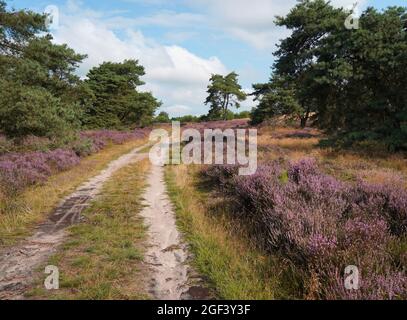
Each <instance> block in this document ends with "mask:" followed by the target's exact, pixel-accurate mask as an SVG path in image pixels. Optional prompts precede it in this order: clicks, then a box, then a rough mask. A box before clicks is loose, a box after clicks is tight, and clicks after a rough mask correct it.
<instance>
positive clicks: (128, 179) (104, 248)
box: [28, 160, 149, 300]
mask: <svg viewBox="0 0 407 320" xmlns="http://www.w3.org/2000/svg"><path fill="white" fill-rule="evenodd" d="M148 167H149V164H148V162H147V160H144V161H142V162H139V163H136V164H132V165H130V166H128V167H125V168H123V169H121V170H119V171H118V172H117V173H116V174H115V175H114V176H113V177H112V179H111V180H110V181H109V182H107V183H106V185H105V187H104V189H103V191H102V194H101V196H100V197H99V198H98V199H97V200H96V201H94V203H93V204H92V206H91V207H90V208H89V209H87V210H86V211H85V213H84V217H85V221H84V222H83V223H81V224H78V225H75V226H73V227H71V228H70V229H69V233H70V236H69V239H68V240H67V241H66V243H65V244H64V245H63V246H62V248H61V250H60V251H59V252H58V253H57V254H55V255H54V256H52V257H51V258H50V259H49V261H48V262H47V265H48V264H50V265H55V266H57V267H58V268H59V272H60V290H56V291H47V290H45V289H44V288H43V281H44V276H43V275H41V276H39V280H38V281H37V284H36V285H35V287H34V288H33V289H32V290H31V292H30V293H29V294H28V297H30V298H32V299H64V300H66V299H68V300H72V299H74V300H77V299H79V300H80V299H86V300H109V299H123V300H127V299H145V298H147V296H146V294H145V290H144V286H143V284H142V283H143V279H142V271H143V270H142V269H143V268H142V265H141V261H142V260H143V252H144V240H145V227H144V225H143V221H142V219H141V218H140V217H139V216H138V212H140V210H141V209H142V204H141V195H142V192H143V188H144V186H145V174H146V172H147V169H148ZM43 270H44V268H42V269H40V270H39V272H40V271H43Z"/></svg>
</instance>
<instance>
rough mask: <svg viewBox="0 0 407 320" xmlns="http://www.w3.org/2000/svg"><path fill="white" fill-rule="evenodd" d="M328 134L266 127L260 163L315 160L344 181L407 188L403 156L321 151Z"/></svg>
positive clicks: (260, 140)
mask: <svg viewBox="0 0 407 320" xmlns="http://www.w3.org/2000/svg"><path fill="white" fill-rule="evenodd" d="M323 138H324V135H323V134H322V133H320V132H318V130H315V129H305V130H300V129H296V128H288V127H282V128H276V127H274V128H273V127H264V128H262V129H261V130H259V137H258V143H259V161H260V162H267V161H270V160H283V161H286V162H288V161H297V160H300V159H303V158H306V157H312V158H315V159H316V160H317V161H318V162H319V163H320V166H321V167H322V168H323V169H324V170H325V171H326V172H327V173H329V174H331V175H334V176H336V177H337V178H340V179H343V180H354V181H356V180H357V179H362V180H365V181H367V182H372V183H388V182H391V181H394V180H395V179H396V180H400V181H401V184H403V185H404V186H406V187H407V159H406V157H405V155H403V154H386V153H385V152H383V151H382V152H377V153H374V152H373V153H372V152H371V153H370V154H367V153H366V152H363V151H362V150H340V151H338V150H333V149H330V148H327V149H321V148H319V147H318V144H319V142H320V140H321V139H323Z"/></svg>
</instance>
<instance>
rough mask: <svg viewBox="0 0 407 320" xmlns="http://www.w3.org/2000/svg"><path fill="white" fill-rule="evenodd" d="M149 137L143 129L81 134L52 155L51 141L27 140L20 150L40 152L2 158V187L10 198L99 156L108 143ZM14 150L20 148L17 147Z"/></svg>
mask: <svg viewBox="0 0 407 320" xmlns="http://www.w3.org/2000/svg"><path fill="white" fill-rule="evenodd" d="M147 133H148V131H147V130H142V129H138V130H135V131H133V132H118V131H108V130H102V131H93V132H82V133H80V134H79V138H78V139H77V140H76V141H75V142H73V143H71V144H70V145H66V146H65V148H58V149H55V150H51V151H50V150H49V148H51V147H52V144H53V142H52V141H51V140H49V139H46V138H37V137H34V136H29V137H26V138H25V139H24V140H22V141H21V142H20V143H19V145H18V148H22V149H23V150H27V149H28V150H29V149H32V148H38V149H39V150H41V151H33V152H13V153H10V152H9V153H6V154H4V155H2V156H0V187H1V189H2V190H3V192H5V193H7V194H9V195H12V194H16V193H18V192H20V191H22V190H23V189H24V188H26V187H28V186H31V185H35V184H40V183H43V182H45V181H46V180H47V178H48V177H49V176H50V175H51V174H52V173H55V172H60V171H64V170H68V169H70V168H72V167H74V166H76V165H78V164H79V162H80V157H84V156H88V155H90V154H92V153H95V152H98V151H100V150H101V149H103V148H104V147H105V146H106V145H107V144H109V143H113V144H122V143H124V142H126V141H128V140H130V139H134V138H143V137H146V136H147ZM4 141H9V140H5V139H4ZM0 143H3V142H2V141H0ZM4 144H5V143H3V145H4ZM12 147H13V149H16V148H17V147H16V146H15V145H13V146H12Z"/></svg>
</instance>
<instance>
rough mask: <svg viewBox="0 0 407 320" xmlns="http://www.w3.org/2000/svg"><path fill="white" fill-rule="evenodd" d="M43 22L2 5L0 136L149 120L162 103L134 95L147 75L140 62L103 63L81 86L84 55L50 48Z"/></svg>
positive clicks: (40, 17)
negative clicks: (79, 73) (143, 77)
mask: <svg viewBox="0 0 407 320" xmlns="http://www.w3.org/2000/svg"><path fill="white" fill-rule="evenodd" d="M46 20H47V15H45V14H44V15H42V14H38V13H35V12H32V11H27V10H19V11H16V10H13V9H8V8H7V5H6V3H5V2H4V1H1V0H0V91H1V93H2V94H1V96H0V133H4V134H6V135H7V136H9V137H11V138H15V137H16V138H19V137H24V136H26V135H37V136H49V137H51V136H52V137H55V136H67V135H68V134H69V133H70V132H73V131H74V130H76V129H79V128H80V126H81V125H85V126H87V127H91V128H125V127H130V126H139V125H145V124H147V123H149V122H151V121H152V119H153V117H154V113H155V110H156V109H157V108H158V106H159V105H160V103H159V102H158V101H157V100H156V99H155V98H154V97H153V96H152V94H151V93H147V92H138V91H137V88H138V87H139V86H141V85H143V84H144V82H143V81H141V79H140V78H141V77H142V76H143V75H144V73H145V72H144V68H143V67H142V66H140V65H139V64H138V61H135V60H126V61H124V62H123V63H111V62H106V63H104V64H102V65H101V66H99V67H95V68H93V69H92V70H91V71H90V72H89V74H88V79H87V80H85V81H84V80H82V79H81V78H80V77H79V76H78V75H77V73H76V71H77V69H78V67H79V66H80V64H81V63H82V61H83V60H84V59H85V58H86V57H87V56H86V55H85V54H78V53H76V52H75V51H74V50H73V49H71V48H69V47H68V46H67V45H66V44H63V45H58V44H55V43H53V39H52V36H51V35H50V34H48V33H47V32H48V29H47V24H46Z"/></svg>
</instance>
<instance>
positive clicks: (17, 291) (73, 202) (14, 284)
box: [0, 146, 145, 299]
mask: <svg viewBox="0 0 407 320" xmlns="http://www.w3.org/2000/svg"><path fill="white" fill-rule="evenodd" d="M143 148H145V146H143V147H138V148H136V149H133V150H132V151H131V152H129V153H127V154H125V155H123V156H121V157H120V158H118V159H117V160H114V161H112V162H111V163H110V164H109V165H108V166H107V168H106V169H105V170H103V171H102V172H100V174H98V175H97V176H95V177H93V178H92V179H91V180H89V181H88V182H86V183H84V184H83V185H82V186H80V187H79V188H78V189H77V191H75V192H74V193H73V194H71V195H70V196H68V197H67V198H65V199H64V200H63V201H62V202H61V204H60V205H59V206H58V207H57V208H56V209H55V210H54V212H53V213H52V214H51V216H50V217H49V219H48V220H47V221H46V222H45V223H43V224H41V225H40V226H38V228H37V230H36V232H35V233H34V235H33V236H31V237H30V238H28V239H26V240H24V241H22V242H21V243H20V244H18V245H16V246H14V247H12V248H9V249H6V250H5V251H3V252H0V299H20V298H23V294H24V292H25V291H26V290H27V288H28V286H29V285H30V284H31V282H32V281H33V275H34V272H35V269H36V268H37V267H39V266H40V265H41V264H42V263H44V262H45V261H46V260H47V258H48V257H50V256H51V255H52V253H54V252H55V251H56V250H57V248H58V247H59V245H60V244H62V243H63V241H64V239H65V236H66V232H65V229H66V228H67V227H68V226H70V225H72V224H75V223H78V222H80V220H81V215H80V214H81V212H82V211H83V210H84V209H85V208H86V207H87V206H88V205H89V204H90V202H91V200H93V199H94V198H95V196H96V195H98V193H99V192H100V190H101V188H102V186H103V184H104V183H105V182H106V181H107V180H109V178H110V177H111V176H112V175H113V174H114V173H115V172H116V171H117V170H119V169H120V168H122V167H124V166H126V165H128V164H130V163H133V162H135V161H139V160H141V159H142V158H143V157H145V155H142V154H140V153H139V151H140V150H142V149H143Z"/></svg>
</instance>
